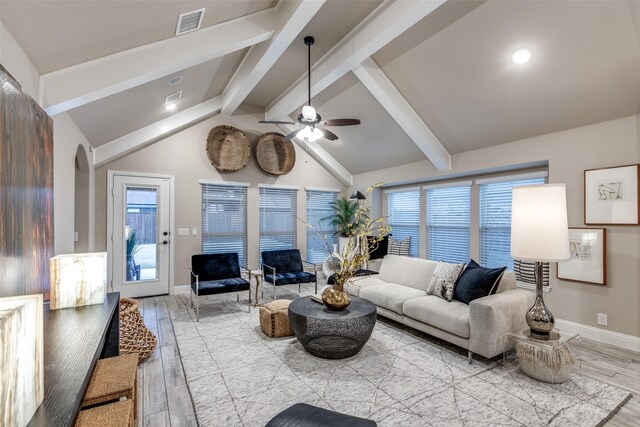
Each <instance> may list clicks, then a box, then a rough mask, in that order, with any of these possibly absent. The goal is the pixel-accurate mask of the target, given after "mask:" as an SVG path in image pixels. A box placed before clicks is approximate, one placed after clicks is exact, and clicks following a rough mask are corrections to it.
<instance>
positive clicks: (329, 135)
mask: <svg viewBox="0 0 640 427" xmlns="http://www.w3.org/2000/svg"><path fill="white" fill-rule="evenodd" d="M320 131H321V132H322V133H323V135H324V137H325V138H327V139H328V140H329V141H337V140H338V135H336V134H335V133H333V132H331V131H330V130H328V129H320Z"/></svg>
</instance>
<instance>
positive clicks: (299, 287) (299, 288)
mask: <svg viewBox="0 0 640 427" xmlns="http://www.w3.org/2000/svg"><path fill="white" fill-rule="evenodd" d="M301 287H302V284H300V283H298V293H300V292H301Z"/></svg>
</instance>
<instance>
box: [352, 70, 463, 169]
mask: <svg viewBox="0 0 640 427" xmlns="http://www.w3.org/2000/svg"><path fill="white" fill-rule="evenodd" d="M353 72H354V74H355V75H356V76H357V77H358V78H359V79H360V81H361V82H362V84H363V85H364V87H366V88H367V89H368V90H369V92H371V94H372V95H373V96H374V98H376V99H377V100H378V102H379V103H380V105H382V107H383V108H384V109H385V110H387V112H388V113H389V115H391V117H393V119H394V120H395V121H396V123H398V125H400V127H401V128H402V129H403V130H404V131H405V132H406V134H407V135H409V138H411V139H412V140H413V142H414V143H415V144H416V145H417V146H418V148H419V149H420V150H421V151H422V152H423V153H424V155H425V156H427V158H428V159H429V160H430V161H431V163H433V165H434V166H435V167H436V169H438V170H439V171H440V172H444V171H449V170H451V154H449V152H448V151H447V149H446V148H444V146H443V145H442V143H441V142H440V140H439V139H438V137H437V136H436V135H435V134H434V133H433V132H432V131H431V129H430V128H429V126H427V124H426V123H425V122H424V121H423V120H422V119H421V118H420V116H419V115H418V113H416V111H415V110H414V109H413V108H412V107H411V105H409V103H408V102H407V100H406V99H405V98H404V97H403V96H402V94H401V93H400V92H399V91H398V89H396V87H395V86H394V85H393V83H391V81H390V80H389V78H388V77H387V76H386V75H385V74H384V72H383V71H382V70H381V69H380V67H378V65H377V64H376V63H375V62H374V61H373V59H371V58H367V59H365V60H364V61H363V62H362V64H360V66H358V67H356V68H355V69H354V70H353Z"/></svg>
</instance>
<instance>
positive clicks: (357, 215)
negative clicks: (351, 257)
mask: <svg viewBox="0 0 640 427" xmlns="http://www.w3.org/2000/svg"><path fill="white" fill-rule="evenodd" d="M329 206H330V207H331V209H333V215H331V216H327V217H324V218H322V219H321V220H320V221H322V222H326V223H328V224H329V225H331V226H332V227H335V229H336V232H335V234H334V235H336V234H337V235H338V251H339V253H340V254H344V253H345V252H344V250H345V247H346V243H347V240H348V239H349V237H350V236H351V235H352V234H353V233H354V232H356V231H357V229H358V228H359V227H361V226H362V225H363V224H364V223H365V221H366V220H368V219H369V216H368V215H367V211H366V210H365V211H361V212H359V208H360V207H361V206H360V204H359V203H358V201H357V200H349V199H346V198H344V197H341V198H339V199H337V200H336V201H334V202H331V203H330V204H329Z"/></svg>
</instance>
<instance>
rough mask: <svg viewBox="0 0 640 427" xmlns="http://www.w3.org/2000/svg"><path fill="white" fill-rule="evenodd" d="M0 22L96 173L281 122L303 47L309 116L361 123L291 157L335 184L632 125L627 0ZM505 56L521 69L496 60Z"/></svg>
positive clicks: (639, 94) (275, 5)
mask: <svg viewBox="0 0 640 427" xmlns="http://www.w3.org/2000/svg"><path fill="white" fill-rule="evenodd" d="M203 7H206V12H205V15H204V19H203V22H202V28H201V29H200V30H198V31H195V32H193V33H190V34H185V35H182V36H177V37H176V36H174V33H175V28H176V20H177V17H178V14H179V13H183V12H189V11H192V10H195V9H199V8H203ZM0 20H2V22H3V23H4V24H5V25H6V27H7V28H8V29H9V31H10V32H11V33H12V34H13V35H14V37H15V38H16V40H17V41H18V42H19V43H20V44H21V46H22V47H23V49H24V50H25V52H26V53H27V55H28V56H29V57H30V58H31V60H32V62H33V63H34V65H35V66H36V67H37V68H38V71H39V72H40V73H41V74H42V80H41V81H42V85H43V87H42V88H41V91H42V94H43V99H41V102H43V103H44V105H45V107H47V108H48V111H49V112H50V113H51V114H58V113H60V112H63V111H68V112H69V114H70V115H71V117H72V118H73V119H74V121H75V122H76V124H77V125H78V127H79V128H80V130H81V131H82V132H83V133H84V134H85V136H86V137H87V139H88V140H89V141H90V142H91V143H92V145H93V146H94V147H96V150H94V151H95V157H94V162H95V163H96V164H103V163H105V162H108V161H109V160H110V159H113V158H116V157H118V156H121V155H124V154H126V153H128V152H131V151H133V150H136V149H139V148H141V147H143V146H145V145H147V144H149V143H153V142H154V141H155V140H157V139H159V138H161V137H162V135H164V134H166V133H169V132H172V131H175V130H176V129H180V128H182V127H185V126H188V125H190V124H191V123H195V122H197V121H198V120H201V119H203V118H206V117H208V116H210V115H213V114H233V113H234V111H236V109H237V108H238V106H239V105H240V104H242V103H244V104H245V105H247V106H252V107H258V109H259V110H263V111H265V115H266V117H267V118H269V119H283V118H287V117H294V116H295V115H297V112H298V110H299V108H300V107H301V105H302V104H303V102H304V98H305V97H306V80H305V79H306V47H305V46H304V45H303V43H302V37H303V36H304V35H308V34H309V35H313V36H315V38H316V44H315V45H314V47H313V50H312V63H313V68H312V93H313V100H312V103H313V104H314V106H315V107H316V108H317V109H318V111H319V112H320V113H321V114H322V115H323V118H332V117H353V118H359V119H361V121H362V125H360V126H357V127H349V128H347V127H345V128H335V129H334V131H335V133H337V134H338V135H339V136H340V139H339V140H338V141H335V142H330V141H327V140H324V139H322V140H320V141H318V142H317V143H314V144H309V145H308V146H307V148H308V149H309V150H310V151H311V152H312V154H314V155H315V157H316V158H317V159H318V160H319V161H321V163H323V164H324V165H325V166H326V167H327V168H328V169H329V170H331V171H332V172H334V174H336V176H338V177H339V178H340V179H341V180H342V181H343V182H345V183H349V181H350V180H351V175H352V174H357V173H361V172H367V171H371V170H376V169H380V168H385V167H390V166H397V165H401V164H404V163H408V162H412V161H417V160H420V159H424V158H428V159H430V160H431V161H432V162H433V163H434V165H435V166H436V167H437V168H438V169H440V170H446V169H447V168H448V167H449V162H450V155H451V154H456V153H460V152H464V151H469V150H473V149H478V148H482V147H488V146H491V145H496V144H500V143H504V142H508V141H513V140H518V139H522V138H527V137H531V136H535V135H541V134H545V133H550V132H555V131H560V130H564V129H569V128H573V127H577V126H583V125H587V124H591V123H595V122H599V121H604V120H609V119H614V118H618V117H624V116H627V115H632V114H638V113H640V2H635V1H628V2H624V1H620V2H611V1H591V2H574V1H550V2H533V1H510V2H504V1H451V0H450V1H444V0H433V1H412V0H396V1H393V0H386V1H382V0H361V1H340V0H327V1H323V0H304V1H303V0H280V2H278V1H267V0H264V1H262V0H261V1H242V0H229V1H220V0H215V1H97V0H96V1H84V2H78V1H4V0H1V1H0ZM520 47H528V48H530V49H531V50H532V51H533V59H532V60H531V61H530V62H529V63H527V64H523V65H517V64H514V63H513V62H512V61H511V60H510V55H511V54H512V53H513V51H514V50H515V49H517V48H520ZM178 75H180V76H182V77H184V79H183V81H182V82H181V83H179V84H177V85H175V86H169V84H168V82H169V81H170V80H171V79H172V78H173V77H175V76H178ZM178 90H182V91H183V97H182V99H181V101H180V103H179V104H178V108H177V109H176V110H175V111H172V112H167V111H164V109H163V102H164V98H165V96H166V95H168V94H170V93H172V92H175V91H178ZM114 124H117V125H114ZM274 130H275V128H274ZM280 130H281V131H283V132H288V131H289V130H291V129H289V128H286V127H283V128H281V129H280ZM297 142H298V143H299V144H301V145H303V144H304V142H302V141H297Z"/></svg>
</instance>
